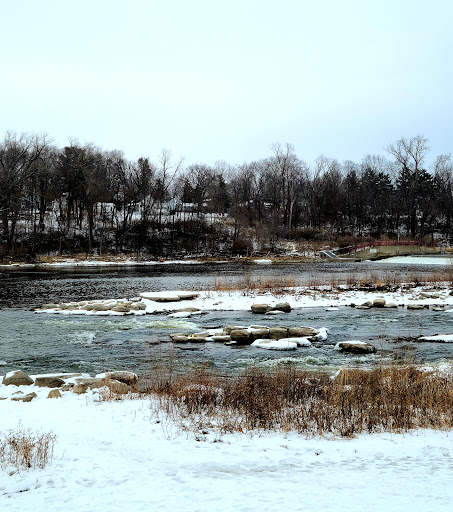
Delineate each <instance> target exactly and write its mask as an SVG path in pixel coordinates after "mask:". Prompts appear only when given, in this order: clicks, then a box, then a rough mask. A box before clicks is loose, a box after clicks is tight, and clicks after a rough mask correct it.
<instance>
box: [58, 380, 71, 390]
mask: <svg viewBox="0 0 453 512" xmlns="http://www.w3.org/2000/svg"><path fill="white" fill-rule="evenodd" d="M73 387H74V383H73V382H68V383H67V384H65V385H64V386H61V388H60V389H61V391H70V390H71V389H72V388H73Z"/></svg>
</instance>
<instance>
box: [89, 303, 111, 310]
mask: <svg viewBox="0 0 453 512" xmlns="http://www.w3.org/2000/svg"><path fill="white" fill-rule="evenodd" d="M110 308H111V306H109V305H108V304H93V309H92V311H110Z"/></svg>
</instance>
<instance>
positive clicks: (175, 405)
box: [142, 365, 453, 436]
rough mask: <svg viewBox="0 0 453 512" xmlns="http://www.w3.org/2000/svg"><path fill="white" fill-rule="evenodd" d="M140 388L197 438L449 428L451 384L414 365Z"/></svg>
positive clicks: (179, 379) (197, 379)
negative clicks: (334, 374) (211, 434)
mask: <svg viewBox="0 0 453 512" xmlns="http://www.w3.org/2000/svg"><path fill="white" fill-rule="evenodd" d="M144 382H146V385H145V386H144V387H143V386H142V396H143V394H151V395H152V397H153V398H154V399H155V400H154V403H157V409H158V410H159V411H160V412H164V413H165V414H166V415H167V417H170V418H171V419H172V420H173V421H174V422H176V423H177V424H178V425H179V427H180V428H181V429H182V430H185V431H188V432H194V433H197V432H200V431H205V432H207V431H209V430H212V429H213V430H215V431H217V432H219V433H233V432H255V431H257V430H261V431H263V430H264V431H283V432H287V431H297V432H299V433H302V434H306V435H322V434H335V435H340V436H352V435H354V434H357V433H361V432H395V431H396V432H401V431H408V430H410V429H415V428H433V429H450V428H452V427H453V376H452V375H447V374H441V373H436V372H426V371H423V370H421V369H418V368H417V367H415V366H413V365H406V366H402V367H398V366H389V367H379V368H376V369H373V370H370V371H363V370H362V371H359V370H343V371H342V372H340V374H339V375H338V376H337V377H335V378H331V377H329V375H328V374H326V373H318V374H311V373H308V372H304V371H298V370H295V369H286V370H281V371H275V372H270V373H269V372H264V371H262V370H258V369H251V370H248V371H246V372H245V373H243V374H241V375H238V376H235V377H226V376H221V375H215V374H211V373H208V372H206V371H203V370H202V371H197V372H194V373H191V374H188V375H185V376H176V377H175V376H173V377H172V379H169V380H168V381H166V382H165V381H163V380H162V379H160V380H157V381H155V382H154V381H153V379H151V378H148V379H147V380H146V381H144ZM145 388H146V389H145ZM156 401H157V402H156Z"/></svg>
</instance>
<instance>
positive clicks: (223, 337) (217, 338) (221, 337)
mask: <svg viewBox="0 0 453 512" xmlns="http://www.w3.org/2000/svg"><path fill="white" fill-rule="evenodd" d="M212 341H219V342H222V343H224V342H225V341H231V336H229V335H228V334H225V335H219V336H212Z"/></svg>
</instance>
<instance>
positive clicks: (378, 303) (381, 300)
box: [373, 297, 385, 308]
mask: <svg viewBox="0 0 453 512" xmlns="http://www.w3.org/2000/svg"><path fill="white" fill-rule="evenodd" d="M384 306H385V299H384V298H382V297H379V298H377V299H374V300H373V308H383V307H384Z"/></svg>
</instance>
